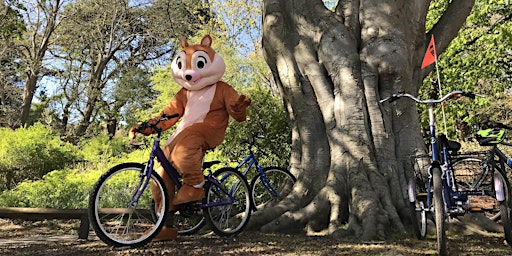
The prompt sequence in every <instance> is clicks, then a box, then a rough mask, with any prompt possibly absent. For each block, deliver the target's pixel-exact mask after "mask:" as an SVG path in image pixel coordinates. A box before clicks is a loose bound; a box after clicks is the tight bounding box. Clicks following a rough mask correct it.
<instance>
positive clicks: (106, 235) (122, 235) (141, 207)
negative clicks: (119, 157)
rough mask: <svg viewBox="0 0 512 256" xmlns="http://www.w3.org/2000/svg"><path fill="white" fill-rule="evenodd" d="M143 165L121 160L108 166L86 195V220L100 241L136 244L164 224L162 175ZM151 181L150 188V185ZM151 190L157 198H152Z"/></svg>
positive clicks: (115, 245)
mask: <svg viewBox="0 0 512 256" xmlns="http://www.w3.org/2000/svg"><path fill="white" fill-rule="evenodd" d="M144 168H145V166H144V165H142V164H138V163H125V164H120V165H117V166H114V167H112V168H111V169H110V170H108V171H107V172H106V173H105V174H103V175H102V176H101V177H100V178H99V180H98V181H97V182H96V184H95V185H94V187H93V189H92V192H91V194H90V197H89V207H88V213H89V219H90V222H91V224H92V227H93V229H94V231H95V233H96V235H97V236H98V238H100V239H101V240H102V241H103V242H105V243H106V244H108V245H111V246H114V247H132V248H134V247H140V246H143V245H145V244H147V243H149V242H150V241H151V240H152V239H153V237H154V236H156V234H158V232H160V230H161V229H162V227H163V225H164V220H165V218H166V215H167V209H168V208H169V206H168V203H167V202H168V200H167V189H166V187H165V185H164V182H163V180H162V178H161V177H160V176H159V175H158V174H157V173H156V172H152V174H151V176H150V177H149V179H148V178H147V177H146V175H145V174H144ZM152 183H153V184H154V185H153V187H152V186H151V184H152ZM152 191H153V193H158V194H159V195H161V196H155V198H158V199H159V200H158V201H156V202H155V201H154V199H153V195H152Z"/></svg>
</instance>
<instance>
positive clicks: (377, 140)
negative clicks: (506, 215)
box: [253, 0, 474, 240]
mask: <svg viewBox="0 0 512 256" xmlns="http://www.w3.org/2000/svg"><path fill="white" fill-rule="evenodd" d="M442 2H445V3H446V8H445V9H444V10H443V12H442V14H441V15H439V16H438V17H439V18H438V19H437V21H436V22H435V25H433V26H432V28H431V29H430V30H428V31H426V25H425V22H426V16H427V13H428V11H429V5H430V3H431V1H382V0H378V1H377V0H375V1H373V0H367V1H339V2H338V4H337V5H336V6H334V8H333V10H334V11H330V10H329V9H327V8H326V7H325V6H324V4H323V2H322V1H320V0H313V1H302V0H294V1H277V0H264V1H263V3H264V5H263V6H264V8H263V47H264V55H265V58H266V61H267V63H268V64H269V66H270V68H271V70H272V73H273V75H274V79H275V81H276V83H277V85H278V88H279V89H280V91H281V94H282V96H283V99H284V102H285V104H286V109H287V110H288V113H289V118H290V120H291V122H292V157H291V161H290V162H291V171H292V172H293V173H294V174H295V175H296V176H297V177H298V182H297V184H296V186H295V187H294V191H293V193H292V194H291V195H289V196H288V197H287V198H286V199H285V200H283V201H282V202H281V203H280V205H278V206H277V207H274V208H272V209H271V210H269V211H266V212H263V213H259V214H258V215H256V216H255V217H254V219H253V224H255V226H257V227H258V226H261V227H262V228H261V229H262V230H272V231H283V230H303V229H304V228H305V227H307V228H308V230H311V231H321V230H327V231H328V233H335V232H336V231H340V232H341V230H340V228H339V227H340V225H342V224H343V223H348V230H347V231H348V232H351V233H353V234H355V235H356V236H358V237H361V238H362V239H367V240H371V239H383V238H384V237H385V236H386V232H385V231H386V230H388V229H389V228H388V227H389V226H392V227H394V229H395V230H400V231H405V227H404V223H405V220H407V218H408V214H407V211H406V207H405V204H404V202H405V200H404V198H405V194H404V192H405V191H404V188H406V181H407V179H408V177H409V176H410V175H411V173H412V168H411V166H410V162H409V157H410V156H411V154H414V153H417V152H422V151H424V150H425V145H424V144H423V141H422V138H421V136H420V126H419V124H418V122H417V120H418V114H417V112H416V111H415V110H416V106H415V104H414V102H412V101H406V100H403V101H397V102H396V103H394V104H386V105H382V104H379V100H380V99H382V98H384V97H387V96H389V95H391V94H392V93H395V92H397V91H406V92H409V93H412V94H417V93H418V90H419V88H420V86H421V82H422V80H423V78H424V76H426V75H427V74H428V73H429V72H430V71H431V68H429V69H426V70H421V69H420V68H419V67H420V64H421V61H422V58H423V55H424V53H425V47H426V45H427V43H428V41H427V38H428V39H430V36H431V35H432V34H435V36H436V49H437V52H438V54H441V53H443V52H444V51H445V50H446V48H447V47H448V45H449V44H450V42H451V41H452V39H453V38H454V37H455V36H457V32H458V30H459V29H460V28H461V26H462V25H463V24H464V22H465V20H466V17H467V16H468V15H469V13H470V12H471V9H472V7H473V5H474V1H466V0H453V1H442Z"/></svg>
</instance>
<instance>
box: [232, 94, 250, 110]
mask: <svg viewBox="0 0 512 256" xmlns="http://www.w3.org/2000/svg"><path fill="white" fill-rule="evenodd" d="M250 104H251V99H249V98H247V97H245V95H240V98H238V101H237V102H236V103H235V104H233V105H231V110H232V111H233V112H240V111H243V110H245V109H246V108H247V106H249V105H250Z"/></svg>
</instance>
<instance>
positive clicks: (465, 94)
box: [461, 92, 476, 99]
mask: <svg viewBox="0 0 512 256" xmlns="http://www.w3.org/2000/svg"><path fill="white" fill-rule="evenodd" d="M461 95H462V96H466V97H468V98H471V99H474V98H475V97H476V94H475V93H473V92H462V93H461Z"/></svg>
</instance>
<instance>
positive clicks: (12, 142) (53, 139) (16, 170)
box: [0, 123, 82, 190]
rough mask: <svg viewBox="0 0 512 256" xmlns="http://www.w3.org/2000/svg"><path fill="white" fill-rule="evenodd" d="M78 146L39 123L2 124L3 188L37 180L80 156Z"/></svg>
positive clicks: (0, 163) (0, 173)
mask: <svg viewBox="0 0 512 256" xmlns="http://www.w3.org/2000/svg"><path fill="white" fill-rule="evenodd" d="M81 158H82V156H81V154H80V151H79V150H78V148H77V147H76V146H74V145H72V144H70V143H66V142H63V141H61V140H60V139H59V137H58V136H56V135H53V134H52V132H51V131H50V130H48V129H46V128H45V127H44V125H42V124H40V123H36V124H34V125H33V126H30V127H28V128H19V129H16V130H11V129H7V128H0V190H4V189H9V188H12V187H14V186H15V185H16V184H17V183H19V182H21V181H23V180H27V179H28V180H36V179H39V178H41V177H43V175H45V174H46V173H48V172H50V171H52V170H56V169H63V168H64V167H65V166H67V165H69V164H70V163H74V162H76V161H79V160H81Z"/></svg>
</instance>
